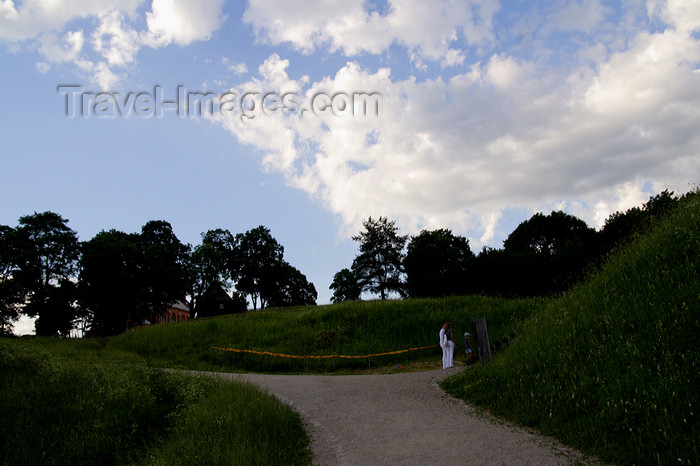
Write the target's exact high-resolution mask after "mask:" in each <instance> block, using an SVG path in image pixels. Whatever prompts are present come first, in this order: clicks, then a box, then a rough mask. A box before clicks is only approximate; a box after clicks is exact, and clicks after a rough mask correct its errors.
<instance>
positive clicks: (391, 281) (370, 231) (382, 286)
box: [352, 217, 408, 299]
mask: <svg viewBox="0 0 700 466" xmlns="http://www.w3.org/2000/svg"><path fill="white" fill-rule="evenodd" d="M362 226H363V227H364V230H363V231H361V232H360V234H359V235H357V236H353V237H352V239H353V240H355V241H357V242H359V243H360V254H359V255H358V256H357V257H355V260H353V263H352V271H353V273H354V274H355V276H356V277H357V281H358V283H359V284H360V287H361V289H362V290H363V291H369V292H371V293H379V296H380V297H381V299H386V297H387V293H389V292H391V291H397V292H399V293H403V286H402V283H401V273H402V263H403V248H404V245H405V244H406V239H407V238H408V237H407V236H401V235H399V234H398V231H399V229H398V227H397V226H396V222H394V221H393V220H392V221H391V222H390V221H388V220H387V218H386V217H379V218H378V219H377V220H374V219H372V217H369V218H368V219H367V220H365V221H364V222H362Z"/></svg>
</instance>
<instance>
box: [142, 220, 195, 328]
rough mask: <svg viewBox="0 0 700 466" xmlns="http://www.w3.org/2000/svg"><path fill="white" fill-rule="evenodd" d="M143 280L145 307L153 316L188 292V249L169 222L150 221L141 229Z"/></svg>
mask: <svg viewBox="0 0 700 466" xmlns="http://www.w3.org/2000/svg"><path fill="white" fill-rule="evenodd" d="M138 243H139V247H140V249H141V281H142V284H143V286H144V290H143V293H144V303H143V305H144V306H147V307H149V308H150V309H151V310H152V312H153V317H154V318H156V317H157V316H158V315H160V314H162V313H163V312H165V310H166V309H167V307H168V306H169V305H171V304H172V303H174V302H175V301H177V300H178V299H182V298H184V297H185V294H186V293H187V288H188V286H187V271H186V266H187V260H188V252H189V248H188V247H187V246H185V245H183V244H182V243H181V242H180V240H179V239H178V238H177V236H175V233H174V232H173V229H172V226H171V225H170V223H168V222H166V221H163V220H151V221H149V222H147V223H146V224H145V225H144V226H143V227H142V228H141V234H140V235H139V240H138Z"/></svg>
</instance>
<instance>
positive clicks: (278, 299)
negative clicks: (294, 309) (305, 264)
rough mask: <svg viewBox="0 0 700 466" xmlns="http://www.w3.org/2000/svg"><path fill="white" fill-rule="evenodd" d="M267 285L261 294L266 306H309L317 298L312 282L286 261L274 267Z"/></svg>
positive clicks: (313, 303) (314, 302)
mask: <svg viewBox="0 0 700 466" xmlns="http://www.w3.org/2000/svg"><path fill="white" fill-rule="evenodd" d="M267 285H268V286H267V287H266V289H265V290H263V293H262V294H263V295H264V296H265V297H266V301H267V304H268V306H275V307H285V306H310V305H315V304H316V299H318V293H317V292H316V287H315V286H314V284H313V283H310V282H309V281H308V280H307V278H306V276H305V275H304V274H303V273H301V272H300V271H299V270H298V269H297V268H296V267H293V266H292V265H290V264H289V263H287V262H286V261H282V263H281V264H279V265H278V266H277V267H276V268H275V270H274V278H273V279H272V280H270V281H269V282H268V283H267Z"/></svg>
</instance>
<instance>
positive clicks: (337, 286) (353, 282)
mask: <svg viewBox="0 0 700 466" xmlns="http://www.w3.org/2000/svg"><path fill="white" fill-rule="evenodd" d="M329 288H330V289H331V290H333V296H332V297H331V302H333V303H340V302H343V301H356V300H358V299H360V295H361V294H362V289H361V288H360V284H359V283H357V277H355V274H354V273H352V270H350V269H342V270H340V271H339V272H337V273H336V274H335V275H334V276H333V282H332V283H331V286H329Z"/></svg>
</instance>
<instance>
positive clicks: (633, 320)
mask: <svg viewBox="0 0 700 466" xmlns="http://www.w3.org/2000/svg"><path fill="white" fill-rule="evenodd" d="M698 335H700V199H699V196H698V195H697V193H695V195H691V196H689V197H688V198H686V199H685V200H684V202H683V203H682V205H681V207H679V208H678V209H677V211H675V212H674V213H673V214H672V215H671V216H670V217H669V218H667V219H666V220H665V221H663V222H661V224H659V225H657V226H656V227H655V228H654V229H653V230H652V231H651V232H650V233H648V234H646V235H643V236H640V237H638V238H636V239H635V240H634V241H632V242H631V243H630V244H628V245H626V246H623V247H621V248H620V249H619V250H618V251H616V252H615V253H614V254H613V255H611V257H610V258H609V260H608V262H607V263H606V264H605V266H604V267H603V269H602V270H601V271H599V272H598V273H595V274H594V275H593V276H591V277H590V279H589V280H587V281H586V282H585V283H584V284H582V285H580V286H579V287H577V288H576V289H574V290H572V291H571V292H569V293H567V294H566V295H565V296H563V297H561V298H559V299H555V300H551V301H549V302H547V303H546V304H545V305H544V306H543V307H542V308H541V309H540V310H538V311H537V312H535V313H533V316H532V318H531V319H529V320H528V321H527V323H526V324H525V325H524V326H523V328H522V331H521V332H520V333H519V336H518V338H517V339H516V340H515V341H514V342H513V343H512V344H511V345H510V346H509V347H508V348H507V349H506V350H505V351H503V352H502V353H501V354H499V355H498V356H497V357H496V358H495V360H494V361H493V363H491V364H488V365H484V366H482V367H477V368H475V369H474V370H469V371H466V372H464V373H463V374H461V375H460V376H458V377H454V378H452V379H450V380H449V381H446V382H445V383H444V387H445V388H446V389H447V390H448V391H449V392H451V393H452V394H454V395H455V396H458V397H461V398H464V399H466V400H469V401H470V402H473V403H476V404H478V405H480V406H483V407H485V408H487V409H488V410H490V411H492V412H494V413H496V414H498V415H501V416H505V417H507V418H509V419H512V420H514V421H516V422H518V423H521V424H525V425H529V426H533V427H536V428H537V429H539V430H541V431H543V432H545V433H548V434H552V435H555V436H556V437H558V438H559V439H561V440H562V441H563V442H564V443H567V444H569V445H572V446H575V447H577V448H580V449H581V450H584V451H589V452H593V453H597V454H599V455H600V456H601V457H602V458H603V459H605V460H610V461H613V462H616V463H622V464H632V463H635V464H649V463H659V464H671V463H673V464H697V463H698V462H700V426H699V424H698V417H700V411H698V407H699V406H700V350H699V349H698V343H697V338H698Z"/></svg>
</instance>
